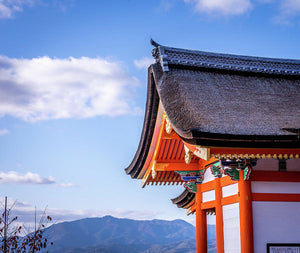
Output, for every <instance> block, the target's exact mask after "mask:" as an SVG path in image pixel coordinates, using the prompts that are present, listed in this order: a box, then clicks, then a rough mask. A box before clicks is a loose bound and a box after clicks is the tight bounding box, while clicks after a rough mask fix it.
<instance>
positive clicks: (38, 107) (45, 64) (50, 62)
mask: <svg viewBox="0 0 300 253" xmlns="http://www.w3.org/2000/svg"><path fill="white" fill-rule="evenodd" d="M137 84H138V80H137V79H136V78H134V77H132V76H131V75H129V74H128V73H127V72H126V71H125V70H124V69H123V68H122V66H121V64H120V63H118V62H114V61H111V60H108V59H103V58H100V57H99V58H88V57H81V58H73V57H70V58H67V59H57V58H54V59H53V58H50V57H47V56H44V57H39V58H33V59H12V58H8V57H5V56H0V117H1V116H4V115H11V116H14V117H16V118H19V119H22V120H24V121H31V122H34V121H40V120H49V119H63V118H65V119H66V118H89V117H95V116H99V115H109V116H117V115H124V114H140V113H141V109H140V108H138V107H135V106H134V105H133V104H132V94H133V93H134V88H135V87H136V85H137Z"/></svg>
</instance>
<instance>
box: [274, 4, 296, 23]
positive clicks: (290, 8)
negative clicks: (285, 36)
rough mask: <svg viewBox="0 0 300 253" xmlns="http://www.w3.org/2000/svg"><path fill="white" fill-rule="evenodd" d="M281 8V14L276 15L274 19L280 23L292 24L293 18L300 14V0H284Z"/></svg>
mask: <svg viewBox="0 0 300 253" xmlns="http://www.w3.org/2000/svg"><path fill="white" fill-rule="evenodd" d="M279 9H280V14H279V15H277V16H276V17H274V21H275V22H276V23H280V24H290V23H291V22H292V20H293V19H295V18H297V17H298V18H299V16H300V0H282V1H281V2H280V6H279Z"/></svg>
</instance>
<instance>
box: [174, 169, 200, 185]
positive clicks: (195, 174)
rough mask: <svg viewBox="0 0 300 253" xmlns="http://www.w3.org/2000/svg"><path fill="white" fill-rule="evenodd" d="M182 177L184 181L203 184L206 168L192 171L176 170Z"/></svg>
mask: <svg viewBox="0 0 300 253" xmlns="http://www.w3.org/2000/svg"><path fill="white" fill-rule="evenodd" d="M175 172H176V173H178V174H179V175H180V177H181V180H183V181H189V182H194V183H197V184H201V183H202V181H203V179H204V172H205V170H204V169H203V170H191V171H175Z"/></svg>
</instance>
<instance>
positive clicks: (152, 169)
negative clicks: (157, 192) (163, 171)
mask: <svg viewBox="0 0 300 253" xmlns="http://www.w3.org/2000/svg"><path fill="white" fill-rule="evenodd" d="M155 164H156V163H155V161H154V162H153V165H152V168H151V171H152V172H151V175H152V178H153V179H154V178H155V176H156V171H155Z"/></svg>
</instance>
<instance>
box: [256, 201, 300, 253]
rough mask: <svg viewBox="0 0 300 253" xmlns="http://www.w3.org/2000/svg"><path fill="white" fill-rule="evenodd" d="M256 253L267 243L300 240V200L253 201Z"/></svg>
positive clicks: (262, 250) (263, 250) (264, 248)
mask: <svg viewBox="0 0 300 253" xmlns="http://www.w3.org/2000/svg"><path fill="white" fill-rule="evenodd" d="M252 208H253V233H254V253H260V252H266V244H267V243H299V242H300V215H299V211H300V202H262V201H254V202H252Z"/></svg>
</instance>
